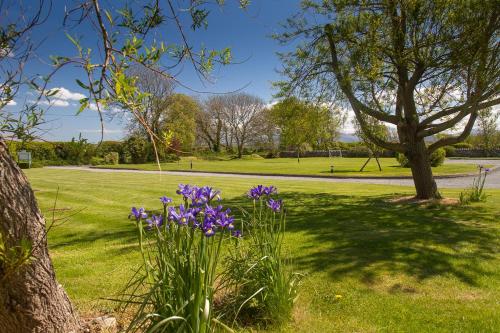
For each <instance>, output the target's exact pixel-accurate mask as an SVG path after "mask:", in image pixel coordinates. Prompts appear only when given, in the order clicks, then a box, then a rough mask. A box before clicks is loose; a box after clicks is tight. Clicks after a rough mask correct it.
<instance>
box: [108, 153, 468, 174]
mask: <svg viewBox="0 0 500 333" xmlns="http://www.w3.org/2000/svg"><path fill="white" fill-rule="evenodd" d="M366 160H367V159H366V158H339V157H336V158H327V157H310V158H302V159H300V163H298V162H297V159H294V158H274V159H241V160H238V159H234V160H222V161H218V160H216V161H209V160H202V159H191V158H183V159H181V160H180V161H179V162H173V163H162V164H161V168H162V170H170V171H189V170H193V171H211V172H236V173H258V174H288V175H314V176H324V177H330V176H332V175H334V176H337V177H353V176H356V177H388V176H411V170H410V169H409V168H402V167H400V166H399V164H398V163H397V161H396V159H394V158H381V159H380V162H381V166H382V171H379V169H378V166H377V163H376V162H375V160H374V159H372V160H371V161H370V162H369V163H368V165H367V166H366V168H365V169H364V171H363V172H359V170H360V169H361V167H362V166H363V164H364V163H365V162H366ZM191 163H192V169H191ZM331 165H333V166H334V172H333V174H332V173H331V172H330V169H331V168H330V167H331ZM100 167H105V168H110V167H111V168H131V169H140V170H158V165H157V164H155V163H148V164H121V165H113V166H109V165H103V166H100ZM476 168H477V166H476V165H475V164H465V163H464V164H460V163H453V164H451V163H450V164H447V163H446V162H445V164H444V165H441V166H439V167H436V168H433V169H434V174H435V175H438V176H439V175H449V174H461V173H470V172H475V171H476Z"/></svg>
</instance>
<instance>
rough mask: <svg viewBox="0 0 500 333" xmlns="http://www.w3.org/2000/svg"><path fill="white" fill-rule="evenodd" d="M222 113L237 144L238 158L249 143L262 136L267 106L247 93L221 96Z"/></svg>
mask: <svg viewBox="0 0 500 333" xmlns="http://www.w3.org/2000/svg"><path fill="white" fill-rule="evenodd" d="M220 98H221V102H222V113H223V115H224V119H225V121H226V122H227V128H228V131H229V134H230V135H231V136H232V137H233V138H234V141H235V142H236V151H237V154H238V158H241V156H242V154H243V148H244V147H245V144H247V143H248V141H249V140H250V139H251V138H252V137H254V136H257V135H260V134H261V130H262V124H263V117H264V112H263V110H264V108H265V104H264V101H263V100H262V99H260V98H259V97H256V96H252V95H249V94H245V93H238V94H231V95H226V96H221V97H220Z"/></svg>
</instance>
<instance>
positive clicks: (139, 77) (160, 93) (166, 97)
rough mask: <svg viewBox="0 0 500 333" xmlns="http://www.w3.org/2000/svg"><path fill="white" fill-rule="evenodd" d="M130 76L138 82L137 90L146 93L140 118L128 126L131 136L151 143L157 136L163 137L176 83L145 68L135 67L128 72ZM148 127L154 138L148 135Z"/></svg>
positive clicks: (139, 113) (134, 119)
mask: <svg viewBox="0 0 500 333" xmlns="http://www.w3.org/2000/svg"><path fill="white" fill-rule="evenodd" d="M128 75H129V76H130V77H132V78H135V80H136V86H137V88H138V89H139V90H140V91H141V92H142V93H145V94H146V96H145V97H144V100H143V106H144V107H143V108H141V109H139V112H138V117H136V118H132V120H131V121H130V122H129V124H128V130H129V132H130V133H131V134H140V135H141V136H144V137H146V138H147V139H148V140H149V141H151V140H153V139H154V137H155V136H156V137H157V138H159V137H161V135H162V133H161V131H162V123H163V122H164V121H165V118H166V113H167V112H166V111H167V109H168V106H169V104H170V101H171V100H170V97H171V96H172V94H173V91H174V89H175V82H174V81H173V80H172V79H170V78H168V77H166V76H165V75H162V74H161V73H158V71H157V70H152V69H149V68H147V67H144V66H140V65H135V66H133V67H132V68H130V69H129V70H128ZM146 127H147V128H149V129H150V130H151V132H152V133H153V137H152V136H151V135H148V133H147V131H146Z"/></svg>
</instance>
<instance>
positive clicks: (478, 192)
mask: <svg viewBox="0 0 500 333" xmlns="http://www.w3.org/2000/svg"><path fill="white" fill-rule="evenodd" d="M478 169H479V174H478V177H477V178H474V180H473V181H472V187H471V188H470V189H469V190H467V191H463V192H460V196H459V201H460V204H461V205H467V204H469V203H471V202H480V201H486V197H487V196H486V193H485V192H484V183H485V182H486V175H487V174H488V173H489V172H490V171H491V170H490V169H488V168H485V167H484V166H482V165H478Z"/></svg>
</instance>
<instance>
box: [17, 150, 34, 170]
mask: <svg viewBox="0 0 500 333" xmlns="http://www.w3.org/2000/svg"><path fill="white" fill-rule="evenodd" d="M17 160H18V162H19V163H28V167H29V168H31V152H29V151H26V150H21V151H18V152H17Z"/></svg>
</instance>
